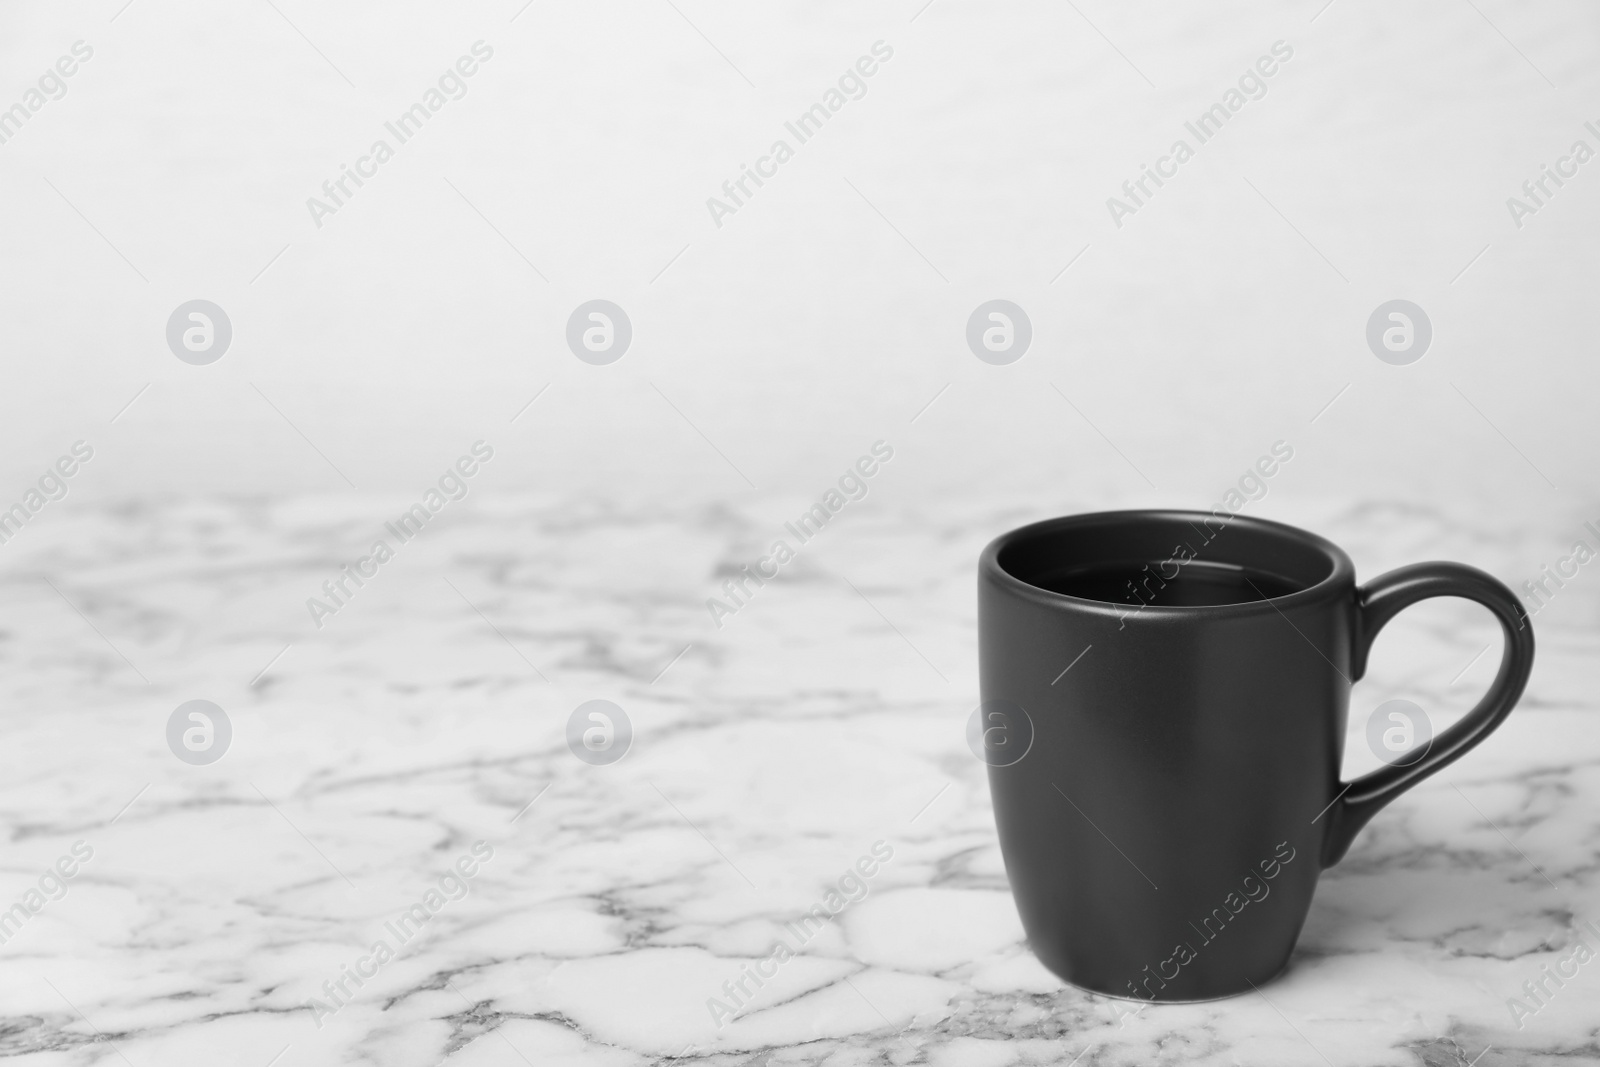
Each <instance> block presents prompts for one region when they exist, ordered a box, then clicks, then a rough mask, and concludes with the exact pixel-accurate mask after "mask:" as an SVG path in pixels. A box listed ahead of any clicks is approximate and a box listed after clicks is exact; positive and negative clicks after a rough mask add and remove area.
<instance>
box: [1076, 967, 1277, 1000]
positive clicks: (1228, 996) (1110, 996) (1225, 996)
mask: <svg viewBox="0 0 1600 1067" xmlns="http://www.w3.org/2000/svg"><path fill="white" fill-rule="evenodd" d="M1292 965H1293V961H1292V960H1291V961H1289V962H1287V963H1285V964H1284V965H1283V966H1282V967H1279V968H1278V970H1277V971H1276V972H1275V973H1273V974H1272V975H1271V976H1270V977H1268V978H1264V979H1262V980H1261V981H1260V982H1257V983H1255V984H1254V985H1251V986H1247V987H1246V988H1244V989H1240V990H1238V991H1236V992H1233V993H1219V994H1217V995H1216V996H1214V997H1159V996H1158V997H1130V996H1128V995H1126V994H1124V993H1107V992H1106V991H1104V990H1101V989H1091V988H1090V987H1088V986H1086V985H1079V984H1078V983H1077V982H1074V981H1071V980H1070V979H1067V978H1061V976H1060V975H1056V977H1057V978H1061V980H1062V981H1063V982H1065V983H1066V984H1067V985H1069V986H1071V987H1072V988H1073V989H1076V990H1078V991H1079V992H1082V993H1088V994H1090V995H1092V996H1096V997H1105V998H1106V999H1107V1000H1123V1001H1127V1002H1129V1003H1132V1004H1210V1003H1212V1002H1214V1001H1218V1000H1232V999H1233V998H1234V997H1242V996H1244V995H1245V994H1246V993H1258V992H1260V991H1261V987H1262V986H1269V985H1272V984H1273V983H1274V982H1276V981H1278V979H1280V978H1282V977H1283V976H1284V975H1285V974H1287V973H1289V968H1290V967H1291V966H1292ZM1052 973H1053V972H1052Z"/></svg>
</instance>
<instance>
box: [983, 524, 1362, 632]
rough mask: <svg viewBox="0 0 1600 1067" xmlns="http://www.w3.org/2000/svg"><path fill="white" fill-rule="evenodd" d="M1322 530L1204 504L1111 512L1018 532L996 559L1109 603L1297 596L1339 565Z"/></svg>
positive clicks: (1046, 584)
mask: <svg viewBox="0 0 1600 1067" xmlns="http://www.w3.org/2000/svg"><path fill="white" fill-rule="evenodd" d="M1335 551H1337V550H1336V549H1331V546H1328V545H1326V544H1325V543H1324V542H1322V540H1321V538H1317V537H1314V536H1312V535H1311V534H1307V533H1303V532H1301V531H1298V530H1295V529H1294V528H1293V527H1288V526H1280V525H1278V524H1276V523H1267V522H1263V521H1261V520H1256V519H1243V518H1240V517H1238V516H1234V517H1231V518H1227V519H1224V518H1223V517H1221V516H1218V515H1210V514H1207V513H1205V512H1167V511H1151V512H1106V513H1102V514H1097V515H1081V516H1074V517H1072V518H1066V519H1056V520H1053V521H1050V522H1043V523H1038V524H1036V525H1034V526H1029V527H1025V528H1023V529H1021V530H1017V531H1015V532H1014V533H1013V534H1011V535H1009V537H1008V538H1007V539H1006V540H1005V543H1004V544H1003V545H1002V546H1001V548H1000V550H999V552H998V553H997V555H996V557H995V561H996V563H997V564H998V565H999V567H1000V569H1001V570H1003V571H1004V572H1005V573H1007V574H1009V575H1011V577H1013V578H1016V579H1017V580H1018V581H1021V582H1026V583H1027V584H1028V585H1031V586H1034V587H1036V588H1039V589H1044V590H1047V591H1049V592H1052V593H1057V594H1059V595H1062V596H1068V597H1073V598H1075V599H1079V600H1090V601H1096V602H1100V603H1106V604H1117V605H1125V604H1137V605H1142V606H1153V607H1175V608H1187V607H1215V606H1218V605H1225V604H1245V603H1253V602H1258V601H1262V600H1273V599H1277V598H1279V597H1285V596H1291V595H1293V594H1295V593H1298V592H1301V591H1303V590H1306V589H1310V588H1311V587H1312V586H1315V585H1317V584H1319V583H1321V582H1323V581H1325V580H1327V579H1328V578H1329V577H1331V576H1332V575H1333V573H1334V571H1335V569H1336V568H1337V565H1338V561H1337V559H1336V557H1335V556H1334V555H1333V552H1335Z"/></svg>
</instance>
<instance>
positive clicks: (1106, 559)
mask: <svg viewBox="0 0 1600 1067" xmlns="http://www.w3.org/2000/svg"><path fill="white" fill-rule="evenodd" d="M1143 563H1155V564H1156V566H1154V567H1153V568H1152V569H1151V570H1150V571H1146V572H1143V573H1144V574H1145V575H1146V577H1145V579H1144V580H1143V582H1142V584H1141V585H1139V586H1138V587H1137V588H1136V589H1134V590H1133V591H1131V595H1130V596H1129V597H1128V598H1127V599H1126V600H1124V601H1123V602H1121V603H1112V602H1110V601H1108V600H1095V599H1089V598H1087V597H1082V596H1074V595H1070V594H1068V593H1063V592H1057V591H1053V589H1052V588H1051V587H1055V588H1057V589H1060V588H1065V589H1073V588H1084V587H1085V586H1084V583H1083V582H1081V581H1079V582H1077V583H1076V585H1075V584H1074V582H1073V580H1072V574H1073V573H1074V572H1075V571H1076V572H1081V571H1082V570H1083V568H1085V567H1095V566H1103V565H1107V564H1110V565H1119V564H1130V565H1134V566H1137V565H1138V564H1143ZM1201 565H1209V566H1210V567H1212V568H1213V571H1214V572H1215V573H1221V572H1222V571H1225V570H1226V569H1227V568H1230V567H1238V568H1240V569H1241V575H1242V576H1243V581H1245V582H1246V583H1247V584H1250V585H1252V586H1253V585H1264V586H1267V588H1265V589H1263V590H1262V592H1263V593H1267V592H1271V591H1274V590H1275V591H1278V592H1280V593H1282V595H1278V596H1264V597H1262V598H1258V599H1253V600H1244V601H1239V602H1227V603H1214V604H1199V605H1196V604H1186V605H1173V604H1169V603H1165V602H1164V600H1169V599H1171V598H1170V597H1167V598H1164V597H1163V596H1161V595H1160V591H1161V589H1162V586H1163V585H1165V584H1166V582H1164V581H1163V578H1162V576H1163V575H1167V576H1169V577H1168V579H1167V581H1182V580H1183V579H1182V577H1181V575H1182V572H1183V571H1184V569H1186V568H1191V567H1194V568H1196V570H1198V568H1199V567H1200V566H1201ZM1152 573H1153V574H1154V577H1153V578H1151V577H1149V575H1150V574H1152ZM1252 576H1253V578H1252ZM1146 597H1148V599H1149V601H1151V602H1147V601H1146V599H1145V598H1146ZM1356 616H1357V604H1356V589H1355V576H1354V568H1353V567H1352V565H1351V563H1350V560H1349V558H1348V557H1347V556H1346V555H1345V554H1344V553H1343V552H1342V551H1340V550H1339V549H1338V548H1337V547H1336V546H1334V545H1332V544H1331V543H1329V542H1327V541H1324V540H1322V539H1321V538H1318V537H1315V536H1314V535H1311V534H1308V533H1304V532H1302V531H1299V530H1295V529H1293V528H1292V527H1287V526H1282V525H1279V524H1277V523H1270V522H1264V521H1259V520H1251V519H1245V518H1240V517H1233V518H1231V519H1228V520H1227V521H1226V522H1224V521H1223V520H1221V519H1219V518H1217V517H1214V516H1211V515H1207V514H1205V513H1199V512H1194V513H1190V512H1178V511H1170V512H1169V511H1144V512H1112V513H1104V514H1099V515H1085V516H1077V517H1072V518H1067V519H1058V520H1052V521H1050V522H1045V523H1039V524H1035V525H1034V526H1029V527H1025V528H1023V529H1021V530H1016V531H1013V532H1012V533H1010V534H1006V535H1004V536H1003V537H1001V538H999V539H997V540H996V541H994V542H993V543H992V544H990V545H989V546H988V548H987V549H985V551H984V553H983V556H982V559H981V562H980V573H979V613H978V618H979V657H980V674H981V688H982V699H983V702H984V703H983V708H984V709H985V711H986V712H990V713H991V714H990V716H989V717H990V720H991V721H992V722H993V723H994V726H993V728H992V730H991V731H989V732H988V733H987V734H986V735H985V742H986V749H985V750H986V753H987V752H989V751H990V750H991V749H992V751H993V752H994V753H995V755H994V757H993V758H987V760H986V761H987V762H989V763H990V766H989V785H990V790H991V793H992V796H993V800H994V810H995V820H996V823H997V827H998V830H999V838H1000V846H1001V851H1002V853H1003V855H1004V858H1005V865H1006V872H1007V875H1008V877H1009V879H1010V882H1011V889H1012V892H1013V894H1014V896H1015V899H1016V904H1017V909H1018V911H1019V913H1020V915H1021V918H1022V925H1023V928H1024V929H1025V931H1026V932H1027V936H1028V941H1029V944H1030V946H1031V947H1032V949H1033V951H1034V952H1035V953H1036V954H1037V956H1038V957H1039V959H1040V960H1041V961H1042V962H1043V963H1044V964H1045V965H1046V966H1048V967H1049V968H1050V969H1051V970H1052V971H1054V972H1055V973H1056V974H1058V975H1060V976H1061V977H1062V978H1064V979H1065V980H1067V981H1068V982H1071V983H1073V984H1075V985H1078V986H1082V987H1084V988H1086V989H1090V990H1094V991H1096V992H1100V993H1105V994H1109V995H1113V996H1124V997H1137V998H1140V999H1155V1000H1202V999H1209V998H1213V997H1222V996H1228V995H1231V994H1236V993H1240V992H1248V991H1249V990H1250V989H1251V987H1252V985H1260V984H1262V983H1264V982H1266V981H1268V980H1270V979H1271V978H1273V977H1275V976H1276V975H1277V974H1278V973H1279V972H1280V971H1282V970H1283V969H1284V967H1285V966H1286V965H1287V963H1288V960H1289V956H1290V953H1291V951H1292V950H1293V948H1294V943H1295V939H1296V937H1297V936H1298V934H1299V931H1300V928H1301V925H1302V924H1303V922H1304V921H1305V917H1306V913H1307V911H1308V910H1309V908H1310V905H1311V898H1312V894H1313V892H1314V890H1315V887H1316V881H1317V876H1318V874H1319V873H1320V871H1321V862H1320V856H1321V854H1322V851H1323V835H1324V833H1325V832H1326V823H1325V821H1324V819H1323V817H1322V816H1323V812H1324V809H1325V808H1326V807H1327V805H1328V803H1329V800H1330V798H1332V797H1333V796H1334V795H1335V793H1336V791H1337V789H1338V788H1339V785H1338V783H1339V766H1340V761H1341V755H1342V743H1343V738H1344V731H1345V721H1346V714H1347V709H1348V701H1349V695H1350V684H1351V683H1350V677H1351V657H1352V648H1353V645H1354V642H1355V639H1356ZM1069 665H1070V666H1069ZM1018 708H1020V709H1021V710H1020V712H1019V711H1018V710H1016V709H1018ZM1008 732H1009V735H1008ZM1023 741H1026V742H1027V749H1026V754H1025V755H1022V756H1021V758H1016V755H1017V753H1018V752H1019V751H1020V748H1019V746H1020V744H1021V742H1023ZM990 742H992V744H991V743H990ZM1008 744H1009V745H1011V746H1012V747H1011V748H1010V749H1009V750H1007V749H1006V747H1005V746H1006V745H1008ZM1013 759H1014V760H1015V761H1014V762H1011V761H1012V760H1013Z"/></svg>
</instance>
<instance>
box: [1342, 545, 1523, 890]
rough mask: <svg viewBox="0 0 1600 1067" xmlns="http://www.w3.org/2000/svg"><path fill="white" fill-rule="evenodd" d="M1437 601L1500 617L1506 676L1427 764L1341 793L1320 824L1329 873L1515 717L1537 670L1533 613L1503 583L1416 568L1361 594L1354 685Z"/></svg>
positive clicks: (1451, 567)
mask: <svg viewBox="0 0 1600 1067" xmlns="http://www.w3.org/2000/svg"><path fill="white" fill-rule="evenodd" d="M1436 596H1455V597H1464V598H1466V599H1467V600H1475V601H1477V602H1478V603H1479V604H1482V605H1483V606H1484V607H1486V608H1488V609H1489V610H1490V611H1492V612H1494V616H1495V618H1496V619H1498V620H1499V622H1500V629H1501V631H1502V632H1504V634H1505V637H1506V643H1505V650H1504V652H1503V653H1502V654H1501V657H1500V670H1499V671H1498V672H1497V673H1496V674H1495V676H1494V682H1493V684H1491V685H1490V686H1489V691H1488V692H1487V693H1485V694H1484V695H1483V699H1482V700H1480V701H1478V703H1477V706H1476V707H1474V708H1473V709H1472V710H1471V711H1470V712H1468V713H1467V715H1466V717H1465V718H1463V719H1462V720H1461V721H1460V722H1458V723H1456V724H1455V725H1454V726H1452V727H1450V729H1448V730H1446V731H1445V732H1444V733H1442V734H1440V735H1439V736H1438V737H1436V738H1434V739H1433V740H1432V741H1431V743H1430V745H1429V747H1428V749H1427V751H1426V753H1425V754H1424V755H1423V756H1422V758H1421V759H1418V760H1416V761H1415V762H1412V761H1411V759H1410V758H1408V757H1401V758H1400V759H1399V760H1398V761H1396V762H1395V763H1393V764H1390V765H1389V766H1386V767H1382V768H1380V769H1378V770H1376V771H1373V772H1372V773H1371V774H1365V775H1362V776H1361V777H1360V778H1357V779H1356V780H1355V781H1353V782H1350V783H1348V784H1346V785H1344V786H1343V788H1342V790H1341V792H1340V793H1339V795H1338V797H1337V798H1336V799H1335V800H1334V801H1333V803H1332V804H1330V805H1329V806H1328V808H1327V809H1326V811H1325V813H1324V814H1323V815H1322V816H1321V818H1325V819H1327V820H1328V821H1327V828H1326V829H1325V830H1324V837H1323V845H1322V866H1323V867H1332V866H1333V865H1334V864H1335V863H1338V862H1339V861H1340V860H1341V859H1343V858H1344V854H1345V852H1346V851H1347V850H1348V849H1349V848H1350V842H1351V841H1352V840H1353V839H1354V838H1355V836H1356V834H1357V833H1358V832H1359V831H1360V829H1361V828H1362V827H1363V826H1365V825H1366V824H1367V820H1368V819H1371V818H1372V817H1373V816H1374V815H1375V814H1377V812H1378V809H1379V808H1382V807H1383V806H1384V805H1385V804H1387V803H1389V801H1391V800H1393V799H1394V798H1395V797H1397V796H1399V795H1400V794H1401V793H1403V792H1405V791H1406V790H1407V789H1410V788H1411V787H1412V786H1414V785H1416V784H1417V783H1418V782H1420V781H1422V780H1423V779H1424V778H1426V777H1428V775H1430V774H1432V773H1434V772H1435V771H1438V770H1441V769H1443V768H1444V767H1445V766H1447V765H1448V764H1450V763H1453V762H1455V761H1456V760H1457V759H1459V758H1460V757H1461V756H1462V755H1464V754H1465V753H1466V752H1467V750H1468V749H1470V748H1472V747H1473V746H1474V745H1476V744H1477V743H1478V742H1479V741H1482V740H1483V739H1484V738H1485V737H1488V736H1489V734H1490V732H1491V731H1493V730H1494V728H1495V727H1497V726H1499V725H1500V723H1501V722H1503V721H1504V720H1505V717H1506V716H1507V715H1509V714H1511V709H1512V707H1514V706H1515V705H1516V703H1517V699H1518V698H1519V697H1520V696H1522V690H1523V687H1524V686H1526V685H1527V684H1528V674H1529V672H1530V671H1532V670H1533V627H1532V625H1531V624H1530V623H1529V621H1528V615H1527V612H1525V611H1524V610H1523V609H1522V605H1521V603H1519V602H1518V600H1517V597H1516V594H1514V593H1513V592H1512V591H1511V590H1510V589H1507V588H1506V586H1505V585H1504V584H1503V583H1502V582H1500V581H1498V580H1496V579H1495V578H1492V577H1490V576H1489V575H1488V574H1485V573H1484V572H1483V571H1480V570H1478V569H1477V568H1476V567H1468V566H1466V565H1465V564H1461V563H1416V564H1413V565H1411V566H1409V567H1401V568H1399V569H1398V570H1393V571H1390V572H1389V573H1388V574H1385V575H1381V576H1380V577H1377V578H1374V579H1373V580H1372V581H1370V582H1368V583H1367V584H1366V585H1364V586H1362V587H1361V588H1359V589H1357V590H1356V623H1355V628H1356V632H1355V639H1354V641H1353V642H1352V645H1351V655H1350V666H1351V672H1350V673H1351V680H1352V681H1359V680H1360V679H1361V676H1362V675H1363V674H1365V673H1366V672H1367V652H1368V650H1369V649H1370V648H1371V647H1372V639H1373V638H1375V637H1377V636H1378V631H1380V630H1382V629H1383V627H1384V624H1385V623H1387V622H1388V621H1389V620H1390V619H1392V618H1394V617H1395V616H1396V615H1398V614H1399V613H1400V612H1401V611H1402V610H1404V609H1405V608H1408V607H1410V606H1411V605H1412V604H1415V603H1416V602H1417V601H1419V600H1427V599H1428V598H1429V597H1436ZM1413 751H1415V750H1413Z"/></svg>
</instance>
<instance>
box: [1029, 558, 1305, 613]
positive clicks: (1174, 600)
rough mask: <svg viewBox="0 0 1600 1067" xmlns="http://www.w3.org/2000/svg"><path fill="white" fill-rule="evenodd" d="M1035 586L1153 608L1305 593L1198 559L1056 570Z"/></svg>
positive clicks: (1265, 575) (1261, 574)
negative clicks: (1180, 561)
mask: <svg viewBox="0 0 1600 1067" xmlns="http://www.w3.org/2000/svg"><path fill="white" fill-rule="evenodd" d="M1174 571H1176V573H1174ZM1033 584H1034V585H1037V586H1038V587H1039V588H1041V589H1048V590H1050V591H1051V592H1052V593H1061V594H1063V595H1065V596H1072V597H1078V598H1079V599H1082V600H1099V601H1102V602H1103V603H1107V604H1129V605H1133V606H1138V605H1140V604H1149V605H1152V606H1155V607H1209V606H1212V605H1217V604H1249V603H1252V602H1254V601H1257V600H1270V599H1271V598H1273V597H1280V596H1288V595H1289V594H1290V593H1298V592H1299V591H1300V590H1301V589H1302V588H1304V587H1303V586H1301V585H1300V584H1298V583H1296V582H1291V581H1289V580H1288V579H1287V578H1283V577H1280V576H1279V575H1276V574H1273V573H1271V572H1269V571H1259V570H1255V569H1253V568H1249V567H1238V566H1234V565H1233V564H1230V563H1214V562H1210V561H1206V560H1198V559H1196V560H1190V561H1189V562H1187V563H1183V564H1181V565H1180V564H1179V563H1178V561H1177V560H1153V561H1150V562H1149V563H1148V564H1146V562H1145V561H1143V560H1141V561H1139V562H1137V563H1105V564H1098V565H1096V566H1092V567H1079V568H1074V569H1071V570H1065V571H1058V572H1057V573H1056V574H1054V575H1047V576H1044V577H1041V578H1039V579H1037V580H1035V581H1034V582H1033Z"/></svg>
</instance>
